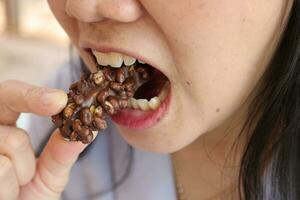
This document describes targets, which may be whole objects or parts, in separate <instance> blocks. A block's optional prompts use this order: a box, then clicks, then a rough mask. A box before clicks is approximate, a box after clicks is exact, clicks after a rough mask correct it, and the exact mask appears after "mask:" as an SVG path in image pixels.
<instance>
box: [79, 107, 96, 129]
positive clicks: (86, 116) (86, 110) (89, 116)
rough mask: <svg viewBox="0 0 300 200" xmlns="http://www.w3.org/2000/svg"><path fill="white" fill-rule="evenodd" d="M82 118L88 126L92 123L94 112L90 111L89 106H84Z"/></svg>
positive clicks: (81, 113)
mask: <svg viewBox="0 0 300 200" xmlns="http://www.w3.org/2000/svg"><path fill="white" fill-rule="evenodd" d="M80 120H81V121H82V123H83V124H84V125H86V126H88V125H90V123H92V121H93V114H92V112H91V111H90V109H89V108H83V109H82V110H81V111H80Z"/></svg>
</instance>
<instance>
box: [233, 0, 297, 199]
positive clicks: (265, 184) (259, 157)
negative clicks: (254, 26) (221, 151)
mask: <svg viewBox="0 0 300 200" xmlns="http://www.w3.org/2000/svg"><path fill="white" fill-rule="evenodd" d="M253 125H254V128H253V129H252V131H249V130H250V127H253ZM246 127H247V128H248V143H247V145H246V147H245V152H244V154H243V156H242V159H241V167H240V174H239V189H240V190H239V191H240V198H241V199H246V200H254V199H268V200H269V199H272V200H273V199H275V200H278V199H284V200H292V199H295V200H296V199H300V0H294V2H293V7H292V9H291V13H290V18H289V20H288V24H287V26H286V30H285V32H284V33H283V36H282V39H281V41H280V44H279V45H278V47H277V49H276V52H275V53H274V56H273V58H272V60H271V62H270V64H269V66H268V68H267V70H266V71H265V73H264V75H263V76H262V78H261V80H260V83H259V87H258V92H257V94H256V96H255V98H254V100H253V101H252V102H251V105H250V107H249V113H248V119H247V121H246V123H245V125H244V128H246Z"/></svg>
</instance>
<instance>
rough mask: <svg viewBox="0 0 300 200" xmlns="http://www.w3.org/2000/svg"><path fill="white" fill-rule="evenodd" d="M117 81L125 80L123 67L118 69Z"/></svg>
mask: <svg viewBox="0 0 300 200" xmlns="http://www.w3.org/2000/svg"><path fill="white" fill-rule="evenodd" d="M116 81H117V82H119V83H123V82H124V81H125V71H124V68H123V67H121V68H118V69H117V70H116Z"/></svg>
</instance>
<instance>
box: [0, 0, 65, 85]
mask: <svg viewBox="0 0 300 200" xmlns="http://www.w3.org/2000/svg"><path fill="white" fill-rule="evenodd" d="M69 45H70V43H69V41H68V38H67V36H66V34H65V33H64V31H63V30H62V28H61V27H60V26H59V24H58V22H57V21H56V20H55V18H54V16H53V15H52V13H51V11H50V8H49V7H48V5H47V1H45V0H0V82H2V81H4V80H7V79H18V80H21V81H26V82H28V83H31V84H35V85H40V86H42V85H45V82H46V81H47V78H48V77H49V76H51V73H53V72H54V71H55V70H56V69H57V68H58V67H60V66H62V64H63V63H65V62H67V61H68V59H69V56H68V51H69Z"/></svg>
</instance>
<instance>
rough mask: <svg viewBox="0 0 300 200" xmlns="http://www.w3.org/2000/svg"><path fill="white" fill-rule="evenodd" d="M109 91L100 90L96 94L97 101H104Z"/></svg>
mask: <svg viewBox="0 0 300 200" xmlns="http://www.w3.org/2000/svg"><path fill="white" fill-rule="evenodd" d="M108 95H109V93H108V91H107V90H102V91H100V92H99V94H98V96H97V101H98V102H99V103H104V102H105V100H106V98H107V97H108Z"/></svg>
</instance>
